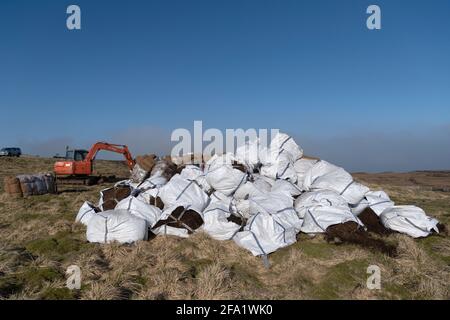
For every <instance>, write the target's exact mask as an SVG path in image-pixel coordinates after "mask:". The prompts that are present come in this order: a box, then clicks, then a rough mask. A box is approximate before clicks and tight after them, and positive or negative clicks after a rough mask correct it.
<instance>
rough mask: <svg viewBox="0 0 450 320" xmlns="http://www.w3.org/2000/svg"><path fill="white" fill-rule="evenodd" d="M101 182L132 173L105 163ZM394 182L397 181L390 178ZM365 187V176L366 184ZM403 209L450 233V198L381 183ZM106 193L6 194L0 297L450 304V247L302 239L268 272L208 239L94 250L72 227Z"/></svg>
mask: <svg viewBox="0 0 450 320" xmlns="http://www.w3.org/2000/svg"><path fill="white" fill-rule="evenodd" d="M53 161H54V160H53V159H25V158H23V159H0V176H5V175H9V174H18V173H24V172H26V173H33V172H40V171H46V170H50V169H51V165H52V163H53ZM97 167H98V170H100V171H102V173H103V174H105V175H108V174H117V172H124V175H125V174H126V172H127V168H126V166H125V165H123V164H122V163H118V162H99V163H98V165H97ZM390 177H391V178H390V179H392V176H390ZM366 178H367V176H366ZM375 180H376V184H375V183H373V182H371V183H373V184H371V185H370V186H371V187H372V188H383V189H385V190H387V191H388V192H389V193H390V194H391V196H392V197H393V198H394V200H395V201H397V202H398V203H401V204H407V203H409V204H417V205H419V206H422V207H423V208H424V209H426V211H427V212H428V213H429V214H432V215H434V216H436V217H437V218H438V219H440V220H441V221H442V222H444V223H446V224H447V225H448V223H449V211H450V208H449V207H450V205H449V203H450V194H449V193H447V192H440V191H432V190H430V189H429V188H428V187H427V188H422V187H420V186H417V185H392V184H383V183H382V181H383V180H380V179H378V178H377V179H375ZM106 186H107V185H103V186H93V187H89V188H84V189H80V190H72V191H70V192H64V193H61V194H58V195H44V196H37V197H32V198H26V199H10V198H9V197H8V196H7V195H5V194H3V193H0V215H1V216H0V217H1V218H0V296H1V297H2V298H8V299H244V298H247V299H313V298H323V299H421V298H432V299H448V298H449V279H450V271H449V263H450V239H449V238H446V237H442V236H434V237H429V238H427V239H421V240H413V239H411V238H408V237H406V236H403V235H391V236H389V237H388V238H387V240H388V241H390V242H393V243H398V246H399V256H398V257H396V258H390V257H387V256H384V255H382V254H379V253H375V252H371V251H368V250H365V249H363V248H360V247H358V246H356V245H345V244H343V245H333V244H329V243H326V241H325V240H324V238H323V237H321V236H316V237H309V236H306V235H300V236H299V239H298V242H297V243H295V244H294V245H292V246H290V247H287V248H284V249H282V250H279V251H277V252H276V253H274V254H272V255H270V258H269V259H270V262H271V268H270V269H266V268H265V267H264V266H263V264H262V261H261V259H260V258H258V257H254V256H252V255H251V254H250V253H249V252H247V251H246V250H244V249H242V248H239V247H237V246H236V245H235V244H234V242H232V241H224V242H221V241H216V240H213V239H211V238H210V237H209V236H207V235H206V234H203V233H197V234H194V235H193V236H191V237H190V238H189V239H179V238H175V237H164V236H161V237H157V238H155V239H153V240H152V241H146V242H138V243H136V244H134V245H119V244H107V245H96V244H89V243H87V242H86V240H85V227H84V226H83V225H80V224H76V223H74V218H75V214H76V212H77V210H78V208H79V207H80V206H81V204H82V203H83V202H84V201H85V200H89V201H92V202H97V200H98V193H99V191H100V190H101V189H102V188H105V187H106ZM74 264H75V265H78V266H79V267H80V268H81V271H82V288H81V290H80V291H70V290H68V289H65V270H66V269H67V267H68V266H70V265H74ZM371 264H376V265H378V266H379V267H380V268H381V272H382V290H379V291H378V290H368V289H367V288H366V285H365V284H366V280H367V277H368V274H367V273H366V270H367V267H368V266H369V265H371Z"/></svg>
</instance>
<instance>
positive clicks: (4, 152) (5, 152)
mask: <svg viewBox="0 0 450 320" xmlns="http://www.w3.org/2000/svg"><path fill="white" fill-rule="evenodd" d="M21 155H22V150H20V148H3V149H1V150H0V157H20V156H21Z"/></svg>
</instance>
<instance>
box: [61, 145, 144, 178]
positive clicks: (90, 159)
mask: <svg viewBox="0 0 450 320" xmlns="http://www.w3.org/2000/svg"><path fill="white" fill-rule="evenodd" d="M101 150H106V151H111V152H115V153H120V154H123V156H124V157H125V159H126V163H127V165H128V168H130V170H133V167H134V166H135V164H136V162H135V160H134V159H133V157H132V156H131V153H130V151H129V150H128V147H127V146H125V145H119V144H110V143H106V142H97V143H96V144H94V145H93V146H92V147H91V149H90V150H89V151H88V150H82V149H75V150H69V148H67V149H66V157H65V158H64V160H62V161H57V162H56V163H55V165H54V172H55V175H56V178H57V181H58V183H62V184H87V185H92V184H96V183H98V181H99V180H100V179H101V178H103V177H95V176H93V175H92V173H93V171H94V160H95V157H96V155H97V153H98V152H99V151H101Z"/></svg>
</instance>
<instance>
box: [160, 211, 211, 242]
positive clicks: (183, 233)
mask: <svg viewBox="0 0 450 320" xmlns="http://www.w3.org/2000/svg"><path fill="white" fill-rule="evenodd" d="M179 207H184V211H188V210H192V211H195V212H196V213H197V214H198V215H199V216H200V217H201V218H202V220H203V223H204V221H205V219H204V217H203V213H202V210H200V209H199V208H196V207H194V206H191V205H186V204H182V203H175V204H173V205H172V206H170V207H167V208H166V209H164V211H163V212H162V215H161V217H160V219H159V220H168V219H169V217H170V216H171V215H172V213H173V212H174V211H175V210H176V209H177V208H179ZM169 220H170V219H169ZM170 221H172V220H170ZM188 227H189V226H188ZM200 228H201V227H200ZM200 228H199V229H200ZM199 229H197V230H199ZM194 231H196V230H194ZM152 232H153V233H154V234H157V235H158V234H163V235H173V236H178V237H182V238H187V237H189V230H188V229H187V228H186V227H183V228H176V227H172V226H170V225H166V224H164V225H162V226H159V227H157V228H154V229H152Z"/></svg>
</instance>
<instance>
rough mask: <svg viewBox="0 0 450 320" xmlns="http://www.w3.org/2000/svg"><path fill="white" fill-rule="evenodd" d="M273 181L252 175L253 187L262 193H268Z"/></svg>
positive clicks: (258, 175)
mask: <svg viewBox="0 0 450 320" xmlns="http://www.w3.org/2000/svg"><path fill="white" fill-rule="evenodd" d="M275 181H276V180H275V179H272V178H269V177H266V176H262V175H260V174H253V184H254V185H255V188H256V189H258V190H260V191H261V192H263V193H264V192H270V190H272V186H273V185H274V183H275Z"/></svg>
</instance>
